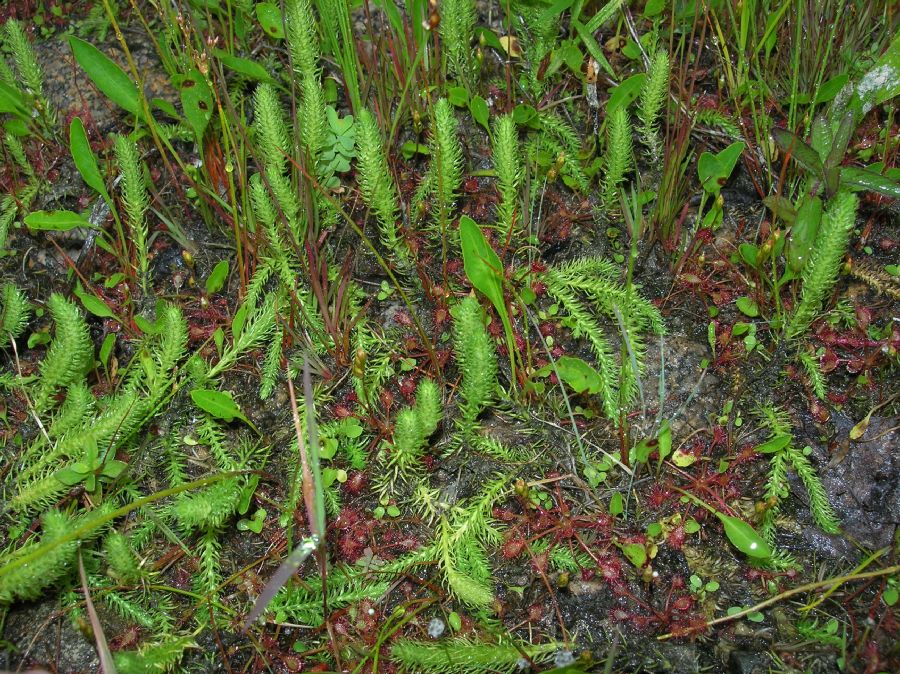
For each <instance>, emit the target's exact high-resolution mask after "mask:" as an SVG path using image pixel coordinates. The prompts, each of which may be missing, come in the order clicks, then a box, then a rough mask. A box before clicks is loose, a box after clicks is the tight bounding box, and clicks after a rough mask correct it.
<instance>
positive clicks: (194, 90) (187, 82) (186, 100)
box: [174, 68, 213, 144]
mask: <svg viewBox="0 0 900 674" xmlns="http://www.w3.org/2000/svg"><path fill="white" fill-rule="evenodd" d="M174 79H175V85H176V86H177V87H178V91H179V93H180V96H181V107H182V109H183V110H184V116H185V118H186V119H187V121H188V124H189V125H190V127H191V130H192V131H193V132H194V138H196V140H197V143H198V144H200V143H201V141H202V140H203V132H204V131H206V125H207V124H209V119H210V117H211V116H212V113H213V95H212V91H210V89H209V84H207V82H206V78H205V77H203V75H201V74H200V71H199V70H197V69H196V68H191V69H190V70H189V71H188V72H187V74H185V75H178V76H177V77H175V78H174Z"/></svg>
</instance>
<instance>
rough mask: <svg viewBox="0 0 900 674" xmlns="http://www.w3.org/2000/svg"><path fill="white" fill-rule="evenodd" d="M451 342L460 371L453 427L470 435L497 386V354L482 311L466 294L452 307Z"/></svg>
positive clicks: (466, 435) (490, 401)
mask: <svg viewBox="0 0 900 674" xmlns="http://www.w3.org/2000/svg"><path fill="white" fill-rule="evenodd" d="M451 313H452V315H453V345H454V351H455V353H456V362H457V365H458V366H459V370H460V372H461V374H462V382H461V383H460V387H459V396H460V398H461V402H460V405H459V411H460V418H459V420H458V421H457V427H458V428H459V430H460V432H461V434H462V435H463V436H464V437H468V436H471V435H472V433H473V432H474V429H475V426H476V420H477V419H478V416H479V415H480V414H481V413H482V411H484V409H485V408H486V407H488V406H489V405H490V404H491V403H492V402H493V400H494V398H495V395H496V389H497V353H496V350H495V349H494V343H493V341H492V340H491V337H490V335H489V334H488V332H487V329H486V328H485V327H484V319H485V316H484V311H483V310H482V308H481V305H480V304H479V303H478V300H477V299H475V297H474V296H471V295H469V296H467V297H465V298H464V299H463V300H462V301H461V302H459V303H458V304H457V305H456V306H455V307H454V308H453V309H452V310H451Z"/></svg>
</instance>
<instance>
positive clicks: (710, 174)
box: [697, 142, 744, 194]
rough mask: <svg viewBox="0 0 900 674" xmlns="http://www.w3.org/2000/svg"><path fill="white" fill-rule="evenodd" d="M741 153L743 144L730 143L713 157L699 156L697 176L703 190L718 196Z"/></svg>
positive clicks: (707, 154) (708, 153)
mask: <svg viewBox="0 0 900 674" xmlns="http://www.w3.org/2000/svg"><path fill="white" fill-rule="evenodd" d="M743 151H744V144H743V143H741V142H737V143H732V144H731V145H729V146H728V147H726V148H725V149H724V150H722V151H721V152H719V153H718V154H715V155H714V154H712V153H710V152H704V153H703V154H701V155H700V159H699V160H698V161H697V175H698V177H699V178H700V182H701V183H703V189H704V190H706V191H707V192H711V193H713V194H718V193H719V190H721V189H722V187H724V186H725V183H726V182H727V181H728V178H729V177H730V176H731V172H732V171H734V167H735V166H736V165H737V162H738V159H740V157H741V152H743Z"/></svg>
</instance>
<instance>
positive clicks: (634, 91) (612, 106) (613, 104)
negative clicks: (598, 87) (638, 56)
mask: <svg viewBox="0 0 900 674" xmlns="http://www.w3.org/2000/svg"><path fill="white" fill-rule="evenodd" d="M646 81H647V73H638V74H637V75H632V76H631V77H629V78H628V79H627V80H625V81H624V82H622V84H620V85H619V86H617V87H615V88H614V89H612V93H610V96H609V101H608V102H607V104H606V114H607V115H610V114H612V113H613V111H615V110H616V109H618V108H620V107H623V106H624V107H626V108H627V107H628V106H629V105H631V103H632V101H634V99H636V98H637V97H638V96H639V95H640V93H641V89H642V88H643V87H644V82H646Z"/></svg>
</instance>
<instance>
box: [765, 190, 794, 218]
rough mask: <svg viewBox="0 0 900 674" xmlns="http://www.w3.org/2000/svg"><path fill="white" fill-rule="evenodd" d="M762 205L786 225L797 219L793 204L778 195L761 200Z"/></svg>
mask: <svg viewBox="0 0 900 674" xmlns="http://www.w3.org/2000/svg"><path fill="white" fill-rule="evenodd" d="M763 203H764V204H765V205H766V206H768V207H769V210H771V211H772V213H774V214H775V215H776V216H777V217H779V218H781V219H782V220H784V221H785V222H786V223H788V224H791V223H792V222H794V218H796V217H797V210H796V209H795V208H794V204H792V203H791V201H790V199H787V198H785V197H783V196H781V195H780V194H770V195H769V196H767V197H766V198H765V199H763Z"/></svg>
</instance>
